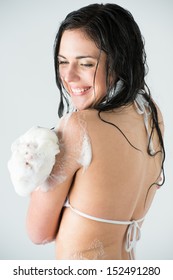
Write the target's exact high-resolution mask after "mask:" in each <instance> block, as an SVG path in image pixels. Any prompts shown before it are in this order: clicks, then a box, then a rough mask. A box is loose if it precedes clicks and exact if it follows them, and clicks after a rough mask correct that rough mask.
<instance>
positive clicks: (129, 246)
mask: <svg viewBox="0 0 173 280" xmlns="http://www.w3.org/2000/svg"><path fill="white" fill-rule="evenodd" d="M142 93H143V92H142V91H140V92H139V94H138V95H137V97H136V99H135V105H136V109H137V112H138V113H139V114H143V116H144V124H145V128H146V131H147V135H148V139H149V137H150V134H149V127H148V116H149V115H150V113H151V110H150V106H149V103H148V102H147V101H146V100H145V98H144V96H143V95H142ZM149 145H150V146H149V147H150V152H151V153H155V151H154V148H153V143H152V140H151V139H150V144H149ZM64 207H67V208H70V209H71V210H72V211H73V212H74V213H76V214H78V215H80V216H82V217H84V218H87V219H90V220H93V221H97V222H102V223H108V224H114V225H128V228H127V233H126V242H125V250H126V252H128V253H129V254H130V258H131V259H134V256H135V248H136V243H137V241H138V240H139V239H140V237H141V229H140V226H139V224H140V223H141V222H142V221H143V220H144V219H145V217H143V218H141V219H139V220H132V221H116V220H107V219H102V218H97V217H94V216H91V215H88V214H86V213H83V212H81V211H79V210H77V209H75V208H74V207H72V205H71V204H70V202H69V198H67V200H66V202H65V204H64Z"/></svg>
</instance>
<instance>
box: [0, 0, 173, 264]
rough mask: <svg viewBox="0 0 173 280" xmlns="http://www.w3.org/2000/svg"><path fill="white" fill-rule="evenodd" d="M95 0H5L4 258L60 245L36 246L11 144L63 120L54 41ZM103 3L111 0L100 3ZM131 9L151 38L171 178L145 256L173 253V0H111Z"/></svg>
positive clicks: (1, 90)
mask: <svg viewBox="0 0 173 280" xmlns="http://www.w3.org/2000/svg"><path fill="white" fill-rule="evenodd" d="M94 2H95V1H92V0H91V1H88V0H87V1H81V0H73V1H70V0H69V1H68V0H64V1H58V0H29V1H28V0H0V41H1V43H0V95H1V100H0V108H1V109H0V128H1V136H0V141H1V145H0V149H1V150H0V155H1V160H0V174H1V176H0V179H1V181H0V184H1V185H0V189H1V194H0V259H14V260H15V259H54V244H53V243H51V244H48V245H44V246H43V245H34V244H32V243H31V241H30V240H29V238H28V236H27V233H26V229H25V216H26V211H27V207H28V198H22V197H19V196H17V195H16V193H15V192H14V189H13V186H12V184H11V181H10V178H9V174H8V170H7V161H8V159H9V157H10V154H11V152H10V146H11V143H12V142H13V141H14V139H16V138H17V137H18V136H19V135H21V134H23V133H24V132H25V131H26V130H27V129H29V128H30V127H31V126H33V125H40V126H45V127H52V126H54V125H56V123H57V122H58V117H57V107H58V91H57V89H56V86H55V81H54V67H53V42H54V37H55V34H56V31H57V29H58V26H59V23H60V22H61V20H62V19H63V18H64V17H65V15H66V14H67V13H68V12H70V11H72V10H74V9H77V8H79V7H81V6H84V5H87V4H90V3H94ZM97 2H104V1H97ZM106 2H113V3H117V4H120V5H122V6H123V7H125V8H127V9H129V10H130V11H131V12H132V14H133V15H134V17H135V19H136V21H137V22H138V24H139V26H140V28H141V31H142V33H143V35H144V37H145V40H146V51H147V55H148V64H149V67H150V71H149V75H148V78H147V81H148V84H149V86H150V88H151V91H152V94H153V96H154V98H155V100H156V101H157V103H158V104H159V106H160V108H161V109H162V112H163V115H164V119H165V145H166V152H167V160H166V164H165V171H166V183H165V185H164V186H163V187H162V189H161V190H159V191H158V193H157V196H156V198H155V200H154V203H153V206H152V208H151V210H150V212H149V214H148V216H147V217H146V220H145V223H144V225H143V230H142V238H141V241H140V242H139V244H138V247H137V258H138V259H173V246H172V243H173V206H172V205H173V184H172V182H173V171H172V167H173V164H172V163H173V161H172V160H173V128H172V126H173V125H172V124H173V109H172V106H173V105H172V104H173V90H172V80H173V79H172V73H173V72H172V62H173V39H172V30H173V17H172V14H173V1H171V0H152V1H151V0H145V1H140V0H131V1H128V0H124V1H123V0H117V1H106Z"/></svg>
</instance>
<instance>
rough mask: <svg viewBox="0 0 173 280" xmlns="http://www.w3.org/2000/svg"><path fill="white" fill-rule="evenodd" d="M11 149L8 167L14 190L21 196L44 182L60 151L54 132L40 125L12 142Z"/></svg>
mask: <svg viewBox="0 0 173 280" xmlns="http://www.w3.org/2000/svg"><path fill="white" fill-rule="evenodd" d="M11 150H12V156H11V158H10V160H9V162H8V169H9V172H10V177H11V180H12V183H13V185H14V188H15V191H16V192H17V194H19V195H21V196H26V195H28V194H30V193H31V192H32V191H33V190H35V189H36V188H37V187H38V186H40V185H41V184H43V183H44V182H45V180H46V179H47V178H48V177H49V175H50V173H51V171H52V168H53V166H54V164H55V156H56V155H57V154H58V153H59V152H60V150H59V144H58V137H57V135H56V133H55V132H54V131H53V130H49V129H47V128H42V127H32V128H31V129H30V130H28V131H27V132H26V133H25V134H24V135H22V136H21V137H19V138H18V139H17V140H16V141H15V142H14V143H13V144H12V147H11Z"/></svg>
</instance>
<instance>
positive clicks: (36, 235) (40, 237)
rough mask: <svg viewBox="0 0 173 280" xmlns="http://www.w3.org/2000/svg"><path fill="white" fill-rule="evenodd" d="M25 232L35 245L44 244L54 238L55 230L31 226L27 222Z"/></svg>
mask: <svg viewBox="0 0 173 280" xmlns="http://www.w3.org/2000/svg"><path fill="white" fill-rule="evenodd" d="M27 234H28V237H29V239H30V240H31V241H32V242H33V243H34V244H36V245H44V244H47V243H50V242H52V241H54V240H55V238H56V232H51V231H50V230H49V229H46V228H39V227H33V226H31V225H30V224H28V223H27Z"/></svg>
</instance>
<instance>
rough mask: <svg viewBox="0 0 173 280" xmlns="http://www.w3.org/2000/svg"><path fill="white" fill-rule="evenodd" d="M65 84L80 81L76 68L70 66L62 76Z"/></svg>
mask: <svg viewBox="0 0 173 280" xmlns="http://www.w3.org/2000/svg"><path fill="white" fill-rule="evenodd" d="M62 76H63V79H64V81H65V82H67V83H70V82H77V81H78V80H79V79H80V76H79V73H78V71H77V69H76V67H74V66H72V65H69V66H68V67H67V68H66V69H65V70H64V72H63V74H62Z"/></svg>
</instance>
